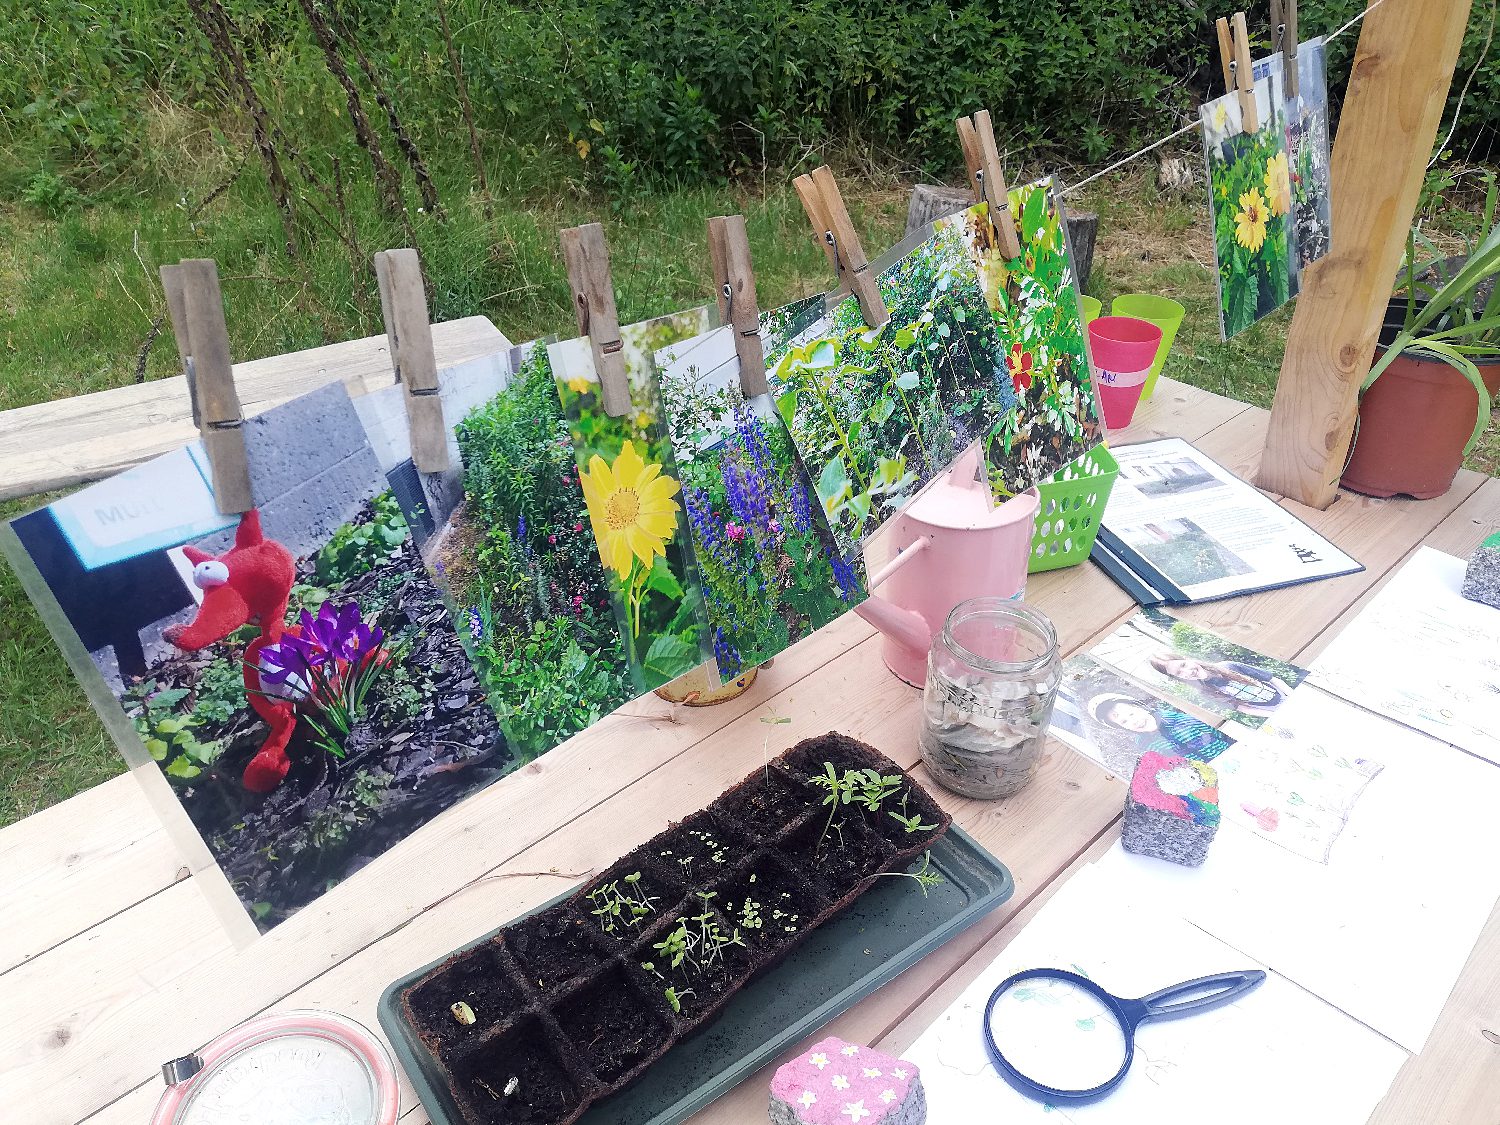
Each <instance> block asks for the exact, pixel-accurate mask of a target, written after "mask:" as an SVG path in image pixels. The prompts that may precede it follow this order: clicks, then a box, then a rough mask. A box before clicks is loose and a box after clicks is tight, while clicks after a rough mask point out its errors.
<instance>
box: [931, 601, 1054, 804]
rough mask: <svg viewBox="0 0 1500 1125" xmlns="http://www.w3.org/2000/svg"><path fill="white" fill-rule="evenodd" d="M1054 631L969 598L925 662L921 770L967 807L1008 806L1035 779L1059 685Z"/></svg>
mask: <svg viewBox="0 0 1500 1125" xmlns="http://www.w3.org/2000/svg"><path fill="white" fill-rule="evenodd" d="M1061 678H1062V672H1061V661H1060V659H1059V657H1058V652H1057V631H1056V630H1055V629H1054V628H1053V627H1052V622H1051V621H1050V620H1048V618H1047V615H1046V614H1044V613H1042V612H1041V611H1040V610H1038V609H1034V608H1032V607H1031V606H1029V605H1026V604H1025V603H1024V602H1015V601H1010V600H1008V599H1006V598H973V599H971V600H969V601H966V602H960V603H959V604H958V605H956V606H954V607H953V612H951V613H950V614H948V620H947V621H946V622H944V624H943V633H942V636H940V637H939V638H938V639H937V640H936V641H935V642H934V644H933V646H932V652H931V654H930V655H929V656H928V658H927V686H926V687H925V688H924V689H923V692H922V730H921V734H920V736H919V737H920V740H921V747H922V764H923V765H925V766H926V767H927V772H928V773H929V774H930V775H931V777H932V779H933V780H934V781H936V782H937V783H938V784H939V785H942V786H943V787H944V788H946V789H951V790H953V792H955V793H961V794H963V795H964V796H965V797H979V798H983V799H993V798H997V797H1009V796H1010V795H1011V794H1012V793H1017V792H1019V791H1020V790H1022V789H1024V788H1025V787H1026V785H1027V783H1029V782H1030V781H1031V779H1032V778H1033V777H1034V776H1036V770H1037V765H1038V763H1040V761H1041V757H1042V749H1043V747H1044V746H1045V744H1046V741H1047V724H1048V723H1049V722H1050V721H1051V718H1052V704H1053V702H1054V700H1055V699H1056V698H1057V688H1058V684H1059V683H1060V682H1061Z"/></svg>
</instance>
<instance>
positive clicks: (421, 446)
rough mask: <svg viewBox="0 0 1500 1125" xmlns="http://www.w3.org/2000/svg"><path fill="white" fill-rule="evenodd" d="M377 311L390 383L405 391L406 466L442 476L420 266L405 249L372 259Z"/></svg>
mask: <svg viewBox="0 0 1500 1125" xmlns="http://www.w3.org/2000/svg"><path fill="white" fill-rule="evenodd" d="M375 280H376V283H377V284H378V285H379V287H380V311H381V314H382V315H383V316H384V318H385V334H386V338H387V339H388V340H390V344H391V366H392V367H393V368H395V371H396V382H398V383H400V384H401V385H402V387H404V388H405V390H406V394H405V396H404V397H405V399H406V425H407V429H408V431H409V432H410V434H411V462H412V464H413V465H415V466H416V469H417V472H419V473H443V472H447V470H448V467H449V458H448V427H447V424H446V423H445V422H444V420H443V399H442V394H441V391H440V390H439V387H438V376H437V356H436V355H435V354H434V353H433V350H432V322H431V321H430V320H429V319H428V317H427V293H426V291H425V290H424V289H423V287H422V263H421V260H420V259H419V258H418V257H417V252H416V251H415V250H410V249H402V250H382V251H380V252H379V253H377V254H376V255H375Z"/></svg>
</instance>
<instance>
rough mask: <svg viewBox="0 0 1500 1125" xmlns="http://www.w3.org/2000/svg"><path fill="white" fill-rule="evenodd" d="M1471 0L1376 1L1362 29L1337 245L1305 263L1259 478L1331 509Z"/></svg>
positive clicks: (1341, 166)
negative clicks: (1438, 0) (1439, 0)
mask: <svg viewBox="0 0 1500 1125" xmlns="http://www.w3.org/2000/svg"><path fill="white" fill-rule="evenodd" d="M1469 8H1470V0H1451V2H1450V3H1446V4H1416V3H1404V4H1396V3H1390V4H1381V5H1379V6H1376V7H1371V8H1370V9H1369V15H1367V16H1366V17H1365V21H1364V24H1363V25H1362V26H1361V28H1360V35H1359V47H1358V49H1357V50H1356V52H1355V56H1354V66H1353V69H1352V70H1351V71H1350V78H1349V88H1348V93H1347V94H1346V95H1345V98H1344V107H1343V111H1342V113H1341V114H1340V117H1339V131H1338V138H1337V140H1336V142H1335V144H1334V148H1333V167H1332V180H1333V215H1334V221H1335V224H1336V229H1337V231H1338V237H1337V238H1336V239H1335V240H1334V245H1333V250H1332V251H1331V252H1330V253H1329V254H1328V256H1327V257H1325V258H1322V259H1320V260H1319V261H1317V262H1314V263H1313V264H1312V265H1311V266H1309V267H1308V268H1307V269H1306V270H1305V271H1304V272H1303V274H1302V295H1301V296H1300V297H1299V298H1298V300H1297V311H1296V314H1295V315H1294V316H1293V317H1292V326H1291V330H1290V332H1289V333H1288V336H1287V347H1286V359H1285V361H1284V362H1283V363H1282V365H1281V379H1280V382H1279V383H1278V385H1277V388H1276V399H1275V402H1274V403H1273V405H1272V407H1271V424H1270V430H1269V432H1268V434H1267V435H1266V447H1265V452H1264V454H1263V455H1262V458H1261V466H1260V473H1259V476H1258V478H1257V483H1259V484H1260V486H1261V487H1262V488H1266V489H1269V490H1270V491H1272V492H1276V493H1279V494H1280V495H1282V496H1288V497H1291V498H1292V499H1294V500H1298V501H1301V502H1302V503H1304V504H1308V505H1310V506H1312V507H1314V508H1326V507H1327V506H1328V505H1329V504H1331V503H1332V502H1333V499H1334V497H1335V495H1337V492H1338V483H1339V477H1340V476H1341V475H1342V474H1343V471H1344V460H1345V457H1346V455H1347V453H1348V450H1349V438H1350V435H1351V434H1352V433H1353V431H1354V419H1355V415H1356V413H1357V411H1358V406H1359V386H1360V383H1361V381H1362V380H1363V379H1364V376H1365V375H1366V374H1367V373H1368V372H1369V370H1370V363H1371V360H1372V359H1373V357H1374V354H1375V340H1376V336H1377V334H1378V333H1379V331H1380V325H1381V322H1382V319H1383V317H1384V314H1385V309H1386V303H1387V301H1389V300H1390V296H1391V279H1392V278H1393V277H1395V276H1396V271H1397V269H1398V268H1399V266H1400V263H1401V257H1402V255H1403V253H1404V252H1405V249H1406V237H1407V231H1408V230H1409V229H1410V227H1411V220H1412V216H1413V214H1414V213H1415V212H1416V206H1417V198H1418V196H1419V194H1420V193H1421V189H1422V181H1423V177H1424V176H1425V174H1426V171H1427V158H1428V156H1429V154H1430V153H1431V152H1432V146H1433V144H1434V142H1435V141H1436V140H1437V130H1438V125H1439V124H1440V122H1441V119H1442V114H1443V106H1444V105H1445V104H1446V102H1447V97H1446V93H1447V90H1448V88H1449V86H1450V84H1451V83H1452V81H1453V69H1454V66H1455V65H1456V64H1457V62H1458V51H1459V47H1460V45H1461V44H1462V43H1463V37H1464V29H1465V27H1466V26H1467V24H1468V19H1469Z"/></svg>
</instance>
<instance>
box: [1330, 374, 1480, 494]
mask: <svg viewBox="0 0 1500 1125" xmlns="http://www.w3.org/2000/svg"><path fill="white" fill-rule="evenodd" d="M1383 354H1384V349H1383V348H1382V349H1378V350H1377V352H1376V359H1377V360H1378V359H1379V358H1380V356H1381V355H1383ZM1479 374H1480V377H1481V378H1482V379H1483V380H1484V385H1485V386H1486V387H1487V388H1489V395H1490V398H1491V399H1493V398H1494V397H1495V394H1496V393H1497V392H1500V364H1486V365H1481V366H1480V367H1479ZM1478 410H1479V404H1478V402H1477V399H1476V396H1475V394H1474V387H1473V385H1472V384H1471V383H1470V382H1469V380H1468V379H1466V378H1465V377H1464V376H1463V374H1462V373H1461V372H1459V371H1457V370H1456V369H1454V368H1453V367H1450V366H1449V365H1448V364H1446V363H1439V362H1436V361H1433V360H1427V359H1419V358H1417V357H1415V356H1412V355H1400V356H1397V357H1396V359H1395V360H1394V361H1393V362H1392V363H1391V365H1390V367H1388V368H1386V370H1385V371H1384V373H1383V374H1381V376H1380V378H1378V379H1376V380H1375V382H1374V384H1373V385H1372V386H1371V387H1370V389H1369V390H1368V391H1366V392H1365V395H1364V397H1363V398H1362V399H1360V403H1359V428H1358V429H1357V430H1356V431H1355V435H1354V451H1353V453H1352V455H1351V456H1350V458H1349V464H1348V465H1347V466H1346V467H1345V469H1344V477H1343V480H1342V482H1341V483H1342V485H1343V487H1345V488H1347V489H1350V490H1351V491H1353V492H1362V493H1364V494H1365V495H1366V496H1380V497H1385V496H1397V495H1402V494H1404V495H1407V496H1412V497H1415V498H1416V499H1418V500H1430V499H1432V498H1433V497H1435V496H1441V495H1442V494H1443V493H1445V492H1447V491H1448V489H1449V488H1450V487H1451V486H1452V484H1453V478H1454V477H1455V476H1457V475H1458V470H1459V468H1460V467H1461V466H1462V465H1463V460H1464V443H1465V442H1467V441H1468V440H1469V435H1470V434H1472V433H1473V432H1474V419H1475V417H1476V415H1477V413H1478Z"/></svg>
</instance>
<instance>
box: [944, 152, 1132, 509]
mask: <svg viewBox="0 0 1500 1125" xmlns="http://www.w3.org/2000/svg"><path fill="white" fill-rule="evenodd" d="M1007 218H1008V221H1010V222H1011V223H1013V224H1014V226H1015V230H1016V236H1017V238H1018V240H1019V241H1020V245H1021V254H1020V256H1019V257H1017V258H1013V259H1007V258H1006V257H1005V256H1004V255H1003V253H1002V252H1001V250H1000V246H999V242H998V239H997V238H996V235H995V230H994V227H993V226H992V225H991V223H990V219H989V206H988V204H983V203H981V204H978V205H977V206H974V207H970V208H969V209H968V210H967V211H961V212H959V213H958V214H957V215H953V216H950V217H949V218H946V219H942V220H940V221H939V223H938V229H939V230H940V231H944V230H946V231H951V232H952V233H954V234H956V235H958V237H959V238H960V239H961V240H962V243H963V246H964V249H965V251H966V253H967V254H968V257H969V260H970V262H971V263H972V265H973V267H974V269H975V270H976V271H977V272H978V275H979V279H980V283H981V286H982V289H983V291H984V299H985V303H986V304H987V305H988V307H989V310H990V313H991V315H992V316H993V318H994V323H995V328H996V331H997V332H998V334H999V338H1000V348H1001V352H1002V354H1003V356H1004V360H1005V377H1006V380H1007V381H1008V383H1009V388H1008V389H1009V391H1010V392H1011V394H1012V395H1013V397H1014V399H1015V403H1014V406H1013V407H1012V408H1010V409H1006V410H1003V411H1002V412H1000V413H999V414H998V415H997V416H996V417H995V419H994V421H993V423H992V425H991V426H990V427H989V429H988V430H986V432H985V433H984V434H983V435H982V436H983V441H984V458H985V464H986V467H987V469H988V472H989V479H990V487H991V490H992V492H993V494H994V497H995V499H996V500H997V501H1001V500H1005V499H1007V498H1008V497H1011V496H1014V495H1015V494H1016V493H1018V492H1024V491H1025V490H1026V489H1028V488H1030V487H1031V486H1032V485H1034V484H1036V483H1038V482H1039V481H1041V480H1044V479H1045V478H1047V477H1048V476H1050V475H1052V474H1053V473H1055V472H1056V471H1057V470H1059V469H1061V468H1063V467H1064V466H1065V465H1068V464H1070V463H1071V462H1073V461H1075V460H1077V459H1078V458H1079V457H1081V456H1083V454H1085V453H1086V452H1088V451H1089V450H1090V449H1092V448H1093V447H1094V446H1096V445H1098V444H1099V441H1100V439H1101V438H1102V436H1103V434H1102V432H1101V429H1100V422H1099V407H1098V404H1097V403H1096V402H1095V400H1094V382H1093V374H1092V369H1091V368H1090V366H1089V360H1088V352H1087V351H1086V350H1085V348H1084V340H1085V335H1084V326H1083V317H1082V312H1081V308H1080V304H1079V300H1078V288H1077V285H1076V278H1075V275H1074V272H1073V263H1072V255H1071V250H1070V248H1069V246H1068V228H1067V221H1066V216H1065V215H1064V213H1063V209H1062V203H1061V201H1060V200H1059V199H1058V197H1057V195H1056V193H1055V192H1054V191H1053V186H1052V182H1051V181H1050V180H1042V181H1039V182H1037V183H1034V184H1027V185H1026V186H1024V187H1020V188H1017V189H1016V190H1014V191H1012V192H1011V193H1010V215H1009V216H1008V217H1007Z"/></svg>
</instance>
